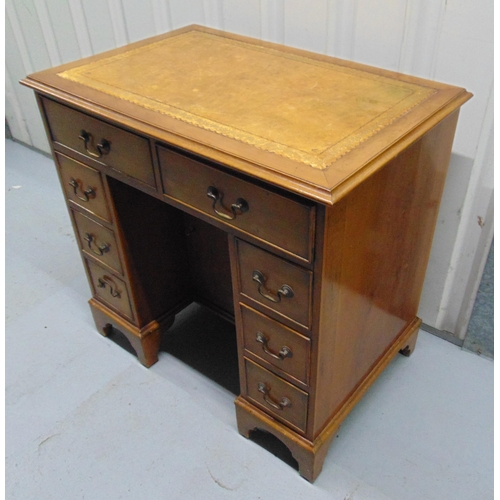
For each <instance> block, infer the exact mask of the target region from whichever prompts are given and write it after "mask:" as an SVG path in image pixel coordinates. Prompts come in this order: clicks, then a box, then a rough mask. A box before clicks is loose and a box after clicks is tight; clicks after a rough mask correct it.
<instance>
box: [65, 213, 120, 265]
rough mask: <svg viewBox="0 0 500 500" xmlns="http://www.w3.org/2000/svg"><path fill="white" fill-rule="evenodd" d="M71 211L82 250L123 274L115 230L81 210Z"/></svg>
mask: <svg viewBox="0 0 500 500" xmlns="http://www.w3.org/2000/svg"><path fill="white" fill-rule="evenodd" d="M71 212H72V214H73V220H74V221H75V226H76V231H77V234H78V240H79V243H80V248H81V250H82V251H83V252H85V253H86V254H88V255H91V256H92V257H94V259H98V260H99V261H100V262H102V263H103V264H105V265H107V266H108V267H110V268H111V269H114V270H115V271H117V272H119V273H120V274H122V272H123V271H122V265H121V262H120V256H119V255H118V245H117V244H116V238H115V234H114V233H113V231H111V230H110V229H107V228H106V227H104V226H102V225H101V224H98V223H97V222H95V221H93V220H92V219H89V218H88V217H86V216H85V215H83V214H81V213H80V212H76V211H74V210H72V211H71Z"/></svg>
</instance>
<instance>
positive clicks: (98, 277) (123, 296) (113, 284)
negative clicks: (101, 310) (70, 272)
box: [85, 259, 132, 319]
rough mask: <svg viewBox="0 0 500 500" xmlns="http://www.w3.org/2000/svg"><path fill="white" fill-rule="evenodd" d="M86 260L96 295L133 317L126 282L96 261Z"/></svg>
mask: <svg viewBox="0 0 500 500" xmlns="http://www.w3.org/2000/svg"><path fill="white" fill-rule="evenodd" d="M85 262H86V264H87V268H88V270H89V276H90V282H91V286H92V291H93V294H94V296H96V297H99V299H101V300H102V301H103V302H104V303H106V304H108V305H110V306H111V307H112V308H113V309H115V310H116V311H118V312H120V313H122V314H123V315H124V316H126V317H127V318H129V319H132V308H131V306H130V300H129V294H128V290H127V285H126V284H125V282H124V281H122V280H121V279H120V278H118V277H116V276H115V275H114V274H112V273H110V272H109V271H107V270H106V269H104V268H103V267H101V266H99V265H97V264H95V263H94V262H90V261H89V260H88V259H85Z"/></svg>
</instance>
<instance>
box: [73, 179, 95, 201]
mask: <svg viewBox="0 0 500 500" xmlns="http://www.w3.org/2000/svg"><path fill="white" fill-rule="evenodd" d="M80 184H81V183H80V182H79V181H77V180H76V179H74V178H73V177H71V179H70V180H69V185H70V186H71V187H72V188H73V192H74V193H75V196H76V197H77V198H78V199H79V200H82V201H84V202H85V203H87V202H88V201H90V199H91V198H95V197H96V192H95V189H94V188H93V187H90V186H89V187H88V188H87V189H86V190H85V191H83V189H82V187H81V186H80ZM78 189H80V191H82V193H83V196H80V195H79V194H78V192H77V191H78Z"/></svg>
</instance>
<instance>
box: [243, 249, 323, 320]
mask: <svg viewBox="0 0 500 500" xmlns="http://www.w3.org/2000/svg"><path fill="white" fill-rule="evenodd" d="M236 241H237V248H238V272H239V276H238V278H239V285H240V294H241V295H242V296H243V297H248V298H250V299H253V300H254V301H256V302H258V303H260V304H262V305H263V306H265V307H267V308H270V309H271V310H273V311H275V312H277V313H278V314H280V315H283V316H285V317H287V318H289V319H291V320H292V321H294V322H295V323H298V324H300V325H302V326H305V327H306V328H310V323H311V318H310V310H311V300H312V276H313V274H312V272H311V271H307V270H306V269H303V268H301V267H299V266H296V265H294V264H291V263H290V262H287V261H286V260H284V259H281V258H279V257H276V256H275V255H272V254H270V253H269V252H266V251H264V250H261V249H260V248H257V247H255V246H253V245H250V244H249V243H246V242H244V241H242V240H236Z"/></svg>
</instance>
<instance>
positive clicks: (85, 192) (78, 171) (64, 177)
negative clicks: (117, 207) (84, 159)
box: [56, 153, 111, 222]
mask: <svg viewBox="0 0 500 500" xmlns="http://www.w3.org/2000/svg"><path fill="white" fill-rule="evenodd" d="M56 161H57V164H58V166H59V170H60V172H61V182H62V186H63V189H64V192H65V194H66V197H67V198H68V200H70V201H71V202H73V203H75V204H76V205H78V206H79V207H81V208H83V209H84V210H88V211H89V212H92V213H93V214H94V215H97V216H98V217H100V218H101V219H104V220H106V221H108V222H110V221H111V215H110V211H109V207H108V203H107V199H106V193H105V192H104V185H103V183H102V178H101V174H100V172H99V171H98V170H96V169H95V168H92V167H88V166H87V165H84V164H83V163H80V162H79V161H75V160H72V159H71V158H68V157H67V156H64V155H62V154H59V153H57V154H56Z"/></svg>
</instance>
